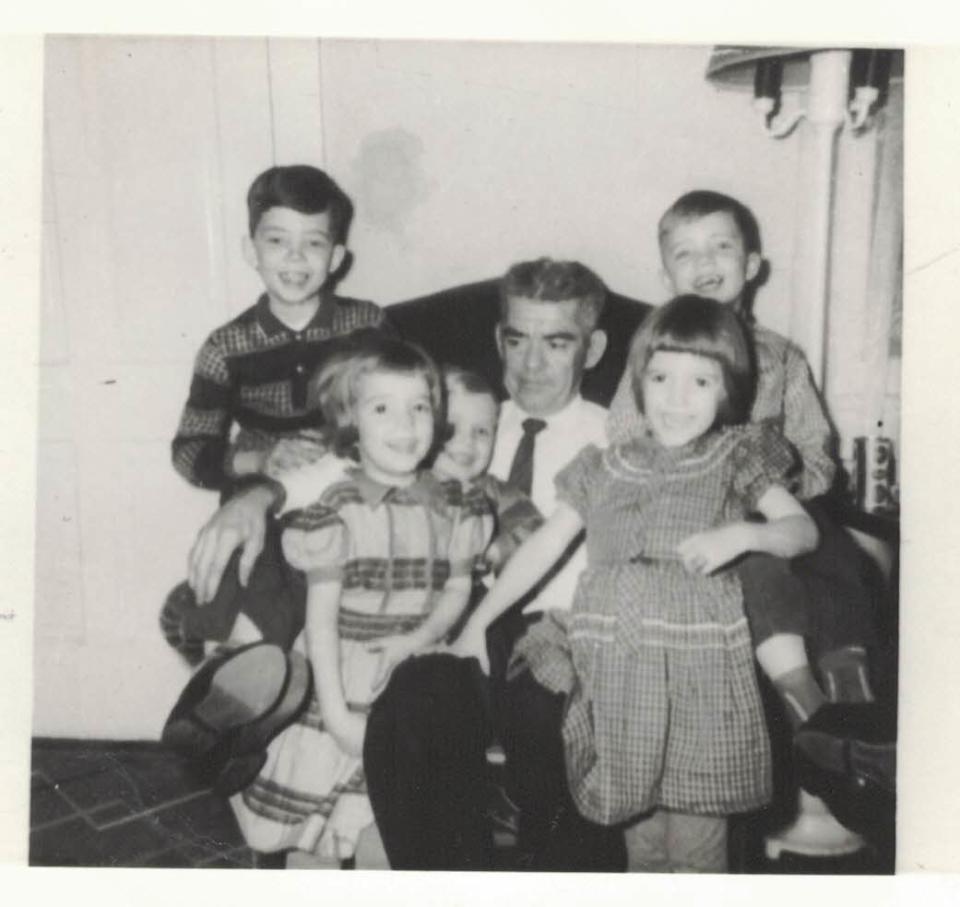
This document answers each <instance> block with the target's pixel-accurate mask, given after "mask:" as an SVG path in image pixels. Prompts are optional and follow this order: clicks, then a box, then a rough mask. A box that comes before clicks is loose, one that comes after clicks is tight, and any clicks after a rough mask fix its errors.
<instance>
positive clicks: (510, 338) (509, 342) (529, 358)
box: [497, 297, 606, 417]
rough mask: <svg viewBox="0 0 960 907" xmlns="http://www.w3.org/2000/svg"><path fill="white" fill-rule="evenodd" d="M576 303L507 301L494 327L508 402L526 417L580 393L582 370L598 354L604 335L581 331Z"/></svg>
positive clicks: (562, 404) (559, 406)
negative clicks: (510, 400) (499, 320)
mask: <svg viewBox="0 0 960 907" xmlns="http://www.w3.org/2000/svg"><path fill="white" fill-rule="evenodd" d="M579 310H580V303H579V302H578V301H577V300H575V299H572V300H567V301H564V302H541V301H540V300H536V299H525V298H522V297H512V298H510V299H509V300H508V301H507V311H506V317H505V318H503V320H502V321H501V323H500V324H499V325H498V326H497V347H498V349H499V350H500V357H501V358H502V359H503V383H504V386H505V387H506V389H507V392H508V393H509V394H510V397H511V399H512V400H513V401H514V403H516V404H517V406H519V407H520V409H522V410H523V411H524V412H525V413H527V414H528V415H531V416H540V417H542V416H550V415H552V414H553V413H556V412H559V411H560V410H561V409H563V408H564V407H565V406H566V405H567V404H568V403H569V402H570V400H572V399H573V397H575V396H576V395H577V394H578V393H579V392H580V382H581V380H582V379H583V373H584V370H585V369H588V368H591V367H592V366H594V365H595V364H596V363H597V362H598V361H599V359H600V357H601V356H602V355H603V350H604V348H605V345H606V336H605V335H604V334H603V332H602V331H590V330H588V329H586V328H585V327H584V326H583V324H582V323H581V321H580V319H579V317H578V316H579Z"/></svg>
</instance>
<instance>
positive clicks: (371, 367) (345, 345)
mask: <svg viewBox="0 0 960 907" xmlns="http://www.w3.org/2000/svg"><path fill="white" fill-rule="evenodd" d="M374 372H391V373H394V374H401V375H411V374H412V375H422V376H423V377H424V379H425V380H426V383H427V389H428V390H429V393H430V405H431V408H432V409H433V438H434V444H436V443H437V439H438V438H439V437H441V436H442V434H443V426H444V424H445V420H446V407H445V395H444V391H443V380H442V378H441V377H440V370H439V369H438V368H437V366H436V364H435V363H434V361H433V360H432V359H431V358H430V357H429V356H428V355H427V354H426V353H425V352H424V351H423V350H422V349H421V348H420V347H419V346H416V345H415V344H412V343H408V342H406V341H404V340H399V339H397V338H396V337H391V336H390V335H389V334H385V333H384V332H383V331H380V330H377V329H375V328H370V329H363V330H359V331H355V332H354V333H353V334H351V335H349V336H348V337H344V338H343V339H342V341H341V342H340V343H338V344H336V345H335V347H334V349H333V350H332V351H331V354H330V355H329V357H328V358H327V359H326V361H325V362H324V363H323V365H321V366H320V368H318V369H317V371H316V372H315V373H314V374H313V375H312V376H311V378H310V381H309V383H308V384H307V406H308V407H309V408H311V409H319V410H320V411H321V412H322V413H323V418H324V421H325V423H326V425H327V427H328V430H329V431H330V433H331V436H332V446H333V449H334V452H335V453H336V454H337V456H340V457H346V456H349V457H351V458H353V459H354V460H359V458H360V455H359V451H358V450H357V442H358V440H359V435H358V434H357V428H356V425H355V424H354V417H353V408H354V406H355V405H356V403H357V400H358V397H359V393H360V387H359V385H360V380H361V379H362V378H363V377H364V376H365V375H370V374H372V373H374Z"/></svg>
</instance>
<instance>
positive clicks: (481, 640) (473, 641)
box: [447, 621, 490, 675]
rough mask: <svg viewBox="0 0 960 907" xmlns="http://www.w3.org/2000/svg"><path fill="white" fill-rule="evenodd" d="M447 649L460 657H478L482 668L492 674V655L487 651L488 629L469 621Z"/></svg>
mask: <svg viewBox="0 0 960 907" xmlns="http://www.w3.org/2000/svg"><path fill="white" fill-rule="evenodd" d="M447 651H448V652H449V653H450V654H451V655H456V656H457V657H458V658H476V659H477V661H479V662H480V670H482V671H483V673H484V674H487V675H489V674H490V656H489V654H488V653H487V631H486V629H482V630H481V629H480V628H478V627H476V626H473V625H471V623H470V622H469V621H468V622H467V625H466V626H465V627H464V628H463V632H462V633H461V634H460V635H459V636H458V637H457V638H456V640H455V641H454V642H453V643H451V644H450V647H449V648H448V649H447Z"/></svg>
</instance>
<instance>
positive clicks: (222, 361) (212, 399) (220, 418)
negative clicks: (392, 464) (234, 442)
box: [171, 333, 233, 490]
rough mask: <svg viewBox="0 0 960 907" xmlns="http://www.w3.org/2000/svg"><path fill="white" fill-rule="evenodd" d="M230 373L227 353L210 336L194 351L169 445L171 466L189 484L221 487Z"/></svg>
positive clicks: (228, 422)
mask: <svg viewBox="0 0 960 907" xmlns="http://www.w3.org/2000/svg"><path fill="white" fill-rule="evenodd" d="M232 396H233V392H232V389H231V386H230V373H229V371H228V369H227V361H226V355H225V354H224V351H223V349H222V348H221V345H220V344H219V343H218V342H217V339H216V333H214V334H213V335H211V336H210V337H209V338H208V339H207V340H206V342H205V343H204V344H203V346H202V347H201V348H200V351H199V353H197V358H196V361H195V362H194V367H193V378H192V379H191V381H190V393H189V395H188V397H187V402H186V404H184V407H183V413H182V415H181V417H180V425H179V427H178V428H177V434H176V436H175V437H174V439H173V444H172V445H171V453H172V458H173V465H174V468H175V469H176V470H177V472H179V473H180V475H182V476H183V477H184V478H185V479H186V480H187V481H188V482H189V483H190V484H191V485H197V486H199V487H200V488H214V489H217V490H222V489H223V488H224V487H225V486H226V485H227V483H228V481H229V479H228V476H227V473H226V469H225V465H226V464H225V459H226V456H227V445H228V442H229V436H230V425H231V421H232V415H231V399H232Z"/></svg>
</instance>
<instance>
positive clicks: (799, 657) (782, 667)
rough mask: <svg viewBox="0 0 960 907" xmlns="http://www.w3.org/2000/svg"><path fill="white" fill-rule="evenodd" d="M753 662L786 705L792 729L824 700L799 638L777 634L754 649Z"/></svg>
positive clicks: (788, 634)
mask: <svg viewBox="0 0 960 907" xmlns="http://www.w3.org/2000/svg"><path fill="white" fill-rule="evenodd" d="M757 661H758V662H759V663H760V667H761V668H763V672H764V673H765V674H766V675H767V677H768V678H769V679H770V681H771V682H772V683H773V685H774V687H776V690H777V692H778V693H779V694H780V698H781V699H782V700H783V701H784V703H785V704H786V706H787V718H788V719H789V721H790V724H791V726H792V727H794V728H796V727H798V726H799V725H801V724H803V723H804V722H805V721H807V720H809V718H810V716H811V715H813V713H814V712H816V711H817V709H819V708H820V706H822V705H823V704H824V703H825V702H826V701H827V700H826V697H825V696H824V695H823V691H822V690H821V689H820V686H819V684H818V683H817V678H816V677H815V676H814V673H813V668H811V667H810V662H809V661H808V660H807V649H806V646H805V644H804V641H803V637H802V636H799V635H797V634H795V633H778V634H776V635H774V636H771V637H770V638H769V639H765V640H764V641H763V642H762V643H760V645H759V646H757Z"/></svg>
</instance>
